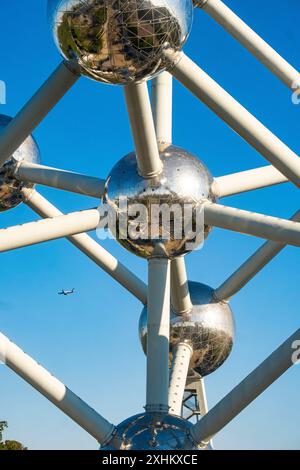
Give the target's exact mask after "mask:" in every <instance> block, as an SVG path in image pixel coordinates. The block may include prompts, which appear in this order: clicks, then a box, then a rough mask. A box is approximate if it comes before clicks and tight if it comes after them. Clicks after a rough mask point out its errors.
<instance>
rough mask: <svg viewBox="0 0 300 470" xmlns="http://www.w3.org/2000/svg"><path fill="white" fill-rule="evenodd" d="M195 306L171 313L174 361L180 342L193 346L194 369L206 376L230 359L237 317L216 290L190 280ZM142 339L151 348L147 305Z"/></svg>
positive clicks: (141, 334)
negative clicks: (185, 312) (148, 339)
mask: <svg viewBox="0 0 300 470" xmlns="http://www.w3.org/2000/svg"><path fill="white" fill-rule="evenodd" d="M189 290H190V295H191V300H192V303H193V308H192V310H191V312H190V313H188V314H185V315H182V316H181V315H180V316H179V315H176V314H175V313H174V312H171V326H170V361H171V360H172V355H173V354H172V353H173V351H174V349H175V348H176V346H177V345H178V344H179V343H182V342H186V343H188V344H190V345H191V346H192V348H193V354H192V357H191V361H190V368H191V369H194V370H195V371H196V372H198V373H199V374H200V375H201V376H202V377H204V376H205V375H208V374H211V373H212V372H214V371H215V370H216V369H218V368H219V367H220V366H221V365H222V364H223V362H224V361H225V360H226V359H227V358H228V356H229V354H230V352H231V349H232V345H233V339H234V320H233V316H232V312H231V308H230V306H229V304H228V303H227V302H219V301H216V300H215V299H214V296H213V292H214V291H213V289H212V288H211V287H209V286H206V285H205V284H200V283H198V282H189ZM139 333H140V340H141V343H142V347H143V350H144V352H145V353H146V351H147V308H146V307H145V308H144V309H143V311H142V314H141V317H140V325H139Z"/></svg>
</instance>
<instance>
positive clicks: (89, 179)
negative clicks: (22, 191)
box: [15, 161, 105, 199]
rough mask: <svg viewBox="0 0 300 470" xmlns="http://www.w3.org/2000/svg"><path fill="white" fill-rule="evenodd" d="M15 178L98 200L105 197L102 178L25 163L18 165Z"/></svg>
mask: <svg viewBox="0 0 300 470" xmlns="http://www.w3.org/2000/svg"><path fill="white" fill-rule="evenodd" d="M15 177H16V178H17V179H19V180H21V181H28V182H30V183H35V184H42V185H44V186H50V187H52V188H57V189H62V190H64V191H70V192H72V193H78V194H84V195H85V196H91V197H94V198H96V199H100V198H101V197H102V196H103V192H104V186H105V180H103V179H100V178H95V177H93V176H86V175H82V174H79V173H73V172H71V171H66V170H61V169H57V168H51V167H48V166H43V165H36V164H35V163H28V162H25V161H22V162H20V163H19V164H18V166H17V168H16V171H15Z"/></svg>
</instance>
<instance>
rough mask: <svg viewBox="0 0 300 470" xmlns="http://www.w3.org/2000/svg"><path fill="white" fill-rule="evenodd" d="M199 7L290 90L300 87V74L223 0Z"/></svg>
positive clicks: (202, 1)
mask: <svg viewBox="0 0 300 470" xmlns="http://www.w3.org/2000/svg"><path fill="white" fill-rule="evenodd" d="M197 6H200V7H202V8H203V10H204V11H205V12H206V13H208V14H209V15H210V16H211V17H212V18H213V19H214V20H216V21H217V23H219V24H220V25H221V26H222V27H223V28H224V29H225V30H226V31H227V32H228V33H229V34H231V35H232V36H233V37H234V38H235V39H237V40H238V41H239V42H240V43H241V44H242V45H243V46H244V47H245V48H246V49H248V51H249V52H250V53H251V54H253V55H254V56H255V57H256V58H257V59H258V60H259V61H260V62H262V63H263V64H264V65H265V66H266V67H267V68H268V69H269V70H270V71H271V72H272V73H273V74H274V75H275V76H277V77H278V78H279V80H281V81H282V82H283V83H284V84H285V85H286V86H287V87H288V88H290V89H292V90H294V89H296V88H299V87H300V74H299V72H298V71H297V70H296V69H295V68H294V67H292V66H291V65H290V64H289V63H288V62H287V61H286V60H285V59H283V58H282V57H281V56H280V55H279V54H278V52H276V51H275V50H274V49H273V48H272V47H271V46H270V45H269V44H267V43H266V41H264V40H263V39H262V38H261V37H260V36H259V35H258V34H257V33H255V32H254V31H253V30H252V29H251V28H250V27H249V26H248V25H247V24H246V23H244V21H242V20H241V18H239V17H238V16H237V15H236V14H235V13H234V12H233V11H232V10H230V8H228V7H227V6H226V5H225V4H224V3H223V2H222V1H221V0H200V1H199V0H198V5H197Z"/></svg>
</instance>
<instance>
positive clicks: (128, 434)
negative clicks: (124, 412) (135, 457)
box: [101, 413, 197, 451]
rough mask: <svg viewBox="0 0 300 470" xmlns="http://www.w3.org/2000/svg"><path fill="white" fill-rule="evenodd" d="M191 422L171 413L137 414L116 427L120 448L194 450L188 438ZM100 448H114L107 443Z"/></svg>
mask: <svg viewBox="0 0 300 470" xmlns="http://www.w3.org/2000/svg"><path fill="white" fill-rule="evenodd" d="M191 427H192V424H191V423H190V422H189V421H186V420H184V419H182V418H179V417H177V416H172V415H162V416H158V415H154V414H151V413H143V414H138V415H136V416H132V417H131V418H128V419H126V420H125V421H123V422H122V423H121V424H119V426H118V427H117V436H118V437H119V439H120V440H121V442H122V445H121V447H119V449H120V450H153V451H159V450H183V449H185V448H186V449H189V450H195V449H197V447H195V446H194V444H193V443H192V442H191V441H190V439H189V434H188V431H189V430H190V429H191ZM101 450H115V448H114V447H110V446H109V444H108V445H107V446H105V447H102V448H101Z"/></svg>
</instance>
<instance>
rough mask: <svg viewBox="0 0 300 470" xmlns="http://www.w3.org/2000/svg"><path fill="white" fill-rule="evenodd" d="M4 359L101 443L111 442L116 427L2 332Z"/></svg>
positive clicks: (2, 355) (1, 352) (1, 348)
mask: <svg viewBox="0 0 300 470" xmlns="http://www.w3.org/2000/svg"><path fill="white" fill-rule="evenodd" d="M0 356H1V360H2V361H3V362H4V363H5V364H6V365H7V366H8V367H9V368H10V369H12V370H13V371H14V372H15V373H16V374H18V375H19V376H20V377H22V378H23V379H24V380H25V381H26V382H28V383H29V384H30V385H32V387H34V388H35V389H36V390H37V391H38V392H40V393H41V394H42V395H44V397H46V398H47V399H48V400H50V401H51V402H52V403H53V404H54V405H55V406H57V408H59V409H60V410H61V411H63V412H64V413H65V414H66V415H67V416H69V417H70V418H71V419H72V420H73V421H75V422H76V423H77V424H79V426H81V427H82V428H83V429H84V430H85V431H87V432H88V433H89V434H90V435H91V436H93V437H94V438H95V439H97V440H98V441H99V442H100V444H105V443H107V442H109V441H110V440H111V439H112V438H113V435H114V431H115V427H114V425H113V424H111V423H109V422H108V421H106V419H104V418H103V417H102V416H101V415H99V414H98V413H97V412H96V411H95V410H94V409H93V408H91V407H90V406H89V405H87V404H86V403H85V402H84V401H83V400H81V398H79V397H78V396H77V395H75V394H74V393H73V392H72V391H71V390H69V389H68V388H67V387H66V386H65V385H64V384H62V383H61V382H60V381H59V380H57V379H56V378H55V377H53V375H51V374H50V372H48V371H47V370H46V369H44V368H43V367H42V366H41V365H40V364H38V363H37V362H36V361H35V360H34V359H32V358H31V357H30V356H28V355H27V354H25V353H24V352H23V351H22V350H21V349H20V348H19V347H18V346H16V345H15V344H14V343H12V342H11V341H10V340H9V339H8V338H7V337H6V336H4V335H3V334H2V333H0Z"/></svg>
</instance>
